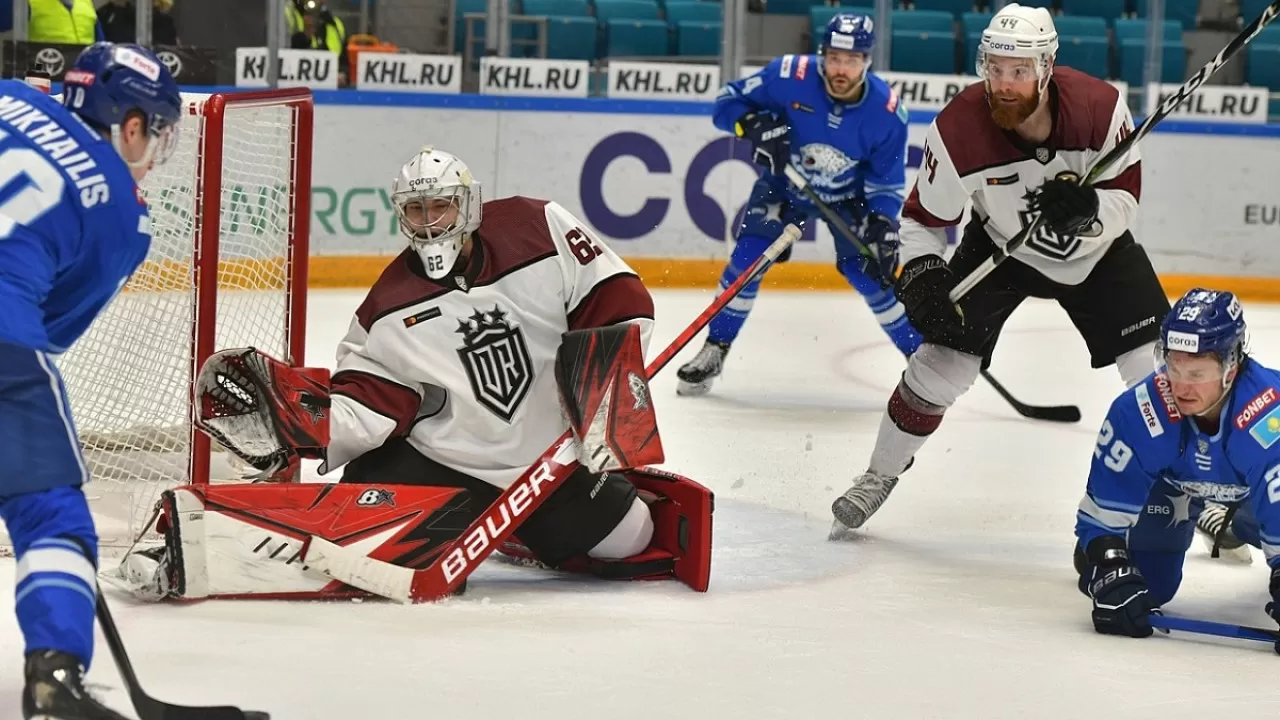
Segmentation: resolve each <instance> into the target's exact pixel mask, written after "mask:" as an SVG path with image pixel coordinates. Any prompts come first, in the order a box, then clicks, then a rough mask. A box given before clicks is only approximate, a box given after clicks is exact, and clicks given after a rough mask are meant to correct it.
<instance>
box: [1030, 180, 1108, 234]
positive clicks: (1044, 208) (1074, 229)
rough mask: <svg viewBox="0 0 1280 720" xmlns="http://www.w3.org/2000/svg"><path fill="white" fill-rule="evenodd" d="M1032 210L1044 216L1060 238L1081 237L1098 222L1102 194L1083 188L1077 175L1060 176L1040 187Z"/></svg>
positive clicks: (1086, 187) (1046, 223)
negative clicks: (1062, 236)
mask: <svg viewBox="0 0 1280 720" xmlns="http://www.w3.org/2000/svg"><path fill="white" fill-rule="evenodd" d="M1028 209H1030V210H1031V212H1038V213H1040V214H1041V215H1042V216H1043V217H1044V224H1045V227H1047V228H1049V229H1050V230H1052V231H1053V232H1055V233H1057V234H1058V235H1078V234H1080V233H1082V232H1084V231H1085V230H1087V229H1088V228H1089V226H1090V225H1092V224H1093V223H1094V221H1095V220H1097V219H1098V191H1097V190H1094V189H1093V188H1091V187H1089V186H1087V185H1081V184H1080V178H1079V177H1078V176H1077V175H1075V173H1069V172H1062V173H1058V176H1057V177H1055V178H1054V179H1052V180H1048V181H1046V182H1045V183H1044V184H1043V185H1041V186H1040V189H1039V190H1037V191H1036V193H1035V195H1034V196H1033V197H1032V198H1031V203H1030V205H1029V208H1028Z"/></svg>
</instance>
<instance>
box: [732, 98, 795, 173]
mask: <svg viewBox="0 0 1280 720" xmlns="http://www.w3.org/2000/svg"><path fill="white" fill-rule="evenodd" d="M733 131H734V134H736V135H737V136H738V137H740V138H742V139H744V140H746V141H747V142H750V143H751V150H752V156H751V160H752V162H754V163H755V164H757V165H760V166H762V167H764V168H767V169H768V170H769V172H770V173H771V174H773V175H781V174H782V169H783V168H784V167H786V165H787V163H788V162H790V160H791V138H790V136H789V135H790V132H791V128H790V126H788V125H787V123H786V121H785V120H783V119H782V118H778V117H774V116H773V115H772V114H771V113H754V112H752V113H747V114H746V115H743V116H742V118H741V119H739V120H738V122H737V123H735V124H734V126H733Z"/></svg>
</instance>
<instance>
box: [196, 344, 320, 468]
mask: <svg viewBox="0 0 1280 720" xmlns="http://www.w3.org/2000/svg"><path fill="white" fill-rule="evenodd" d="M196 397H197V398H198V400H199V412H198V413H197V414H196V420H195V422H196V426H197V427H199V428H200V429H201V430H203V431H204V432H206V433H208V434H209V435H210V436H211V437H213V438H214V439H215V440H217V441H218V442H219V443H221V444H222V445H223V446H225V447H226V448H227V449H228V450H230V451H231V452H232V453H234V454H235V455H236V456H238V457H239V458H240V459H242V460H244V461H245V462H247V463H249V464H250V465H252V466H253V467H254V468H256V469H258V470H260V471H262V473H263V475H264V476H266V475H270V474H272V473H274V472H276V471H277V470H279V469H281V468H283V467H285V466H286V465H288V464H289V461H290V460H291V459H292V458H293V457H295V456H300V457H305V458H323V457H324V449H325V447H326V446H327V445H328V444H329V371H328V370H326V369H324V368H297V367H290V366H289V365H286V364H285V363H282V362H280V361H279V360H276V359H275V358H272V357H270V356H269V355H266V354H264V353H262V352H261V351H259V350H256V349H254V348H251V347H250V348H233V349H231V350H222V351H220V352H217V353H214V354H213V355H211V356H209V359H208V360H205V362H204V364H203V365H202V366H201V367H200V373H199V374H198V375H197V376H196Z"/></svg>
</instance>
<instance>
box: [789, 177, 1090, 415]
mask: <svg viewBox="0 0 1280 720" xmlns="http://www.w3.org/2000/svg"><path fill="white" fill-rule="evenodd" d="M783 172H784V173H785V174H786V176H787V179H788V180H790V181H791V184H793V185H795V186H796V187H798V188H800V191H801V192H803V193H804V195H805V197H807V198H808V199H809V202H810V203H812V204H813V206H814V207H816V208H818V212H819V213H821V214H822V217H823V218H824V219H825V220H826V221H827V224H829V225H830V226H831V227H833V228H835V229H836V230H838V231H840V234H841V235H844V237H845V239H846V240H848V241H849V242H850V243H852V244H853V247H854V248H855V249H856V250H857V251H858V253H859V254H861V255H866V256H867V257H872V255H871V251H870V250H869V249H868V248H867V246H866V245H863V244H862V240H861V239H860V238H859V237H858V236H857V234H856V233H854V232H853V228H850V227H849V226H848V225H846V224H845V222H844V220H843V219H842V218H841V217H840V216H839V215H837V214H836V212H835V211H834V210H832V209H831V208H830V207H829V206H828V205H827V204H826V203H825V202H823V201H822V198H820V197H818V193H816V192H814V189H813V188H811V187H809V181H808V180H807V179H805V177H804V176H803V175H801V174H800V172H799V171H798V170H796V169H795V168H793V167H792V166H791V165H787V166H786V167H785V168H783ZM889 279H890V278H886V280H889ZM890 284H892V283H890ZM953 299H955V298H953ZM981 375H982V377H983V379H984V380H986V381H987V382H989V383H991V387H993V388H995V390H996V392H997V393H999V394H1000V397H1002V398H1004V399H1005V401H1006V402H1008V403H1009V405H1010V406H1012V407H1013V409H1014V410H1015V411H1016V412H1017V413H1018V414H1019V415H1021V416H1023V417H1025V418H1030V419H1032V420H1047V421H1049V422H1065V423H1074V422H1080V408H1078V407H1076V406H1075V405H1028V404H1027V403H1024V402H1022V401H1021V400H1019V399H1017V398H1016V397H1014V396H1013V395H1012V394H1011V393H1010V392H1009V391H1008V390H1006V389H1005V387H1004V385H1001V384H1000V383H999V382H998V381H997V380H996V379H995V377H993V376H992V375H991V373H990V372H988V371H987V370H986V369H983V370H982V372H981Z"/></svg>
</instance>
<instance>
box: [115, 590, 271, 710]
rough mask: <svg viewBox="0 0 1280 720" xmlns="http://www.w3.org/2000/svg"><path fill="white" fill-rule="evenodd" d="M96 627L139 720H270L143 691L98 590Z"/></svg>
mask: <svg viewBox="0 0 1280 720" xmlns="http://www.w3.org/2000/svg"><path fill="white" fill-rule="evenodd" d="M97 611H98V624H100V625H101V626H102V634H103V636H105V637H106V638H107V647H109V648H110V649H111V657H112V658H114V659H115V661H116V667H117V668H119V670H120V677H121V678H122V679H124V684H125V685H126V686H128V688H129V698H130V699H131V700H133V709H134V710H135V711H136V712H137V713H138V718H139V720H271V716H270V715H268V714H267V713H264V712H258V711H255V710H249V711H245V710H241V709H240V708H238V707H232V706H230V705H223V706H210V707H193V706H189V705H172V704H170V703H167V702H163V701H161V700H157V699H155V698H153V697H151V696H150V695H148V694H147V693H146V691H145V690H143V689H142V684H141V683H139V682H138V675H137V673H135V672H134V671H133V663H131V662H130V661H129V654H128V653H127V652H125V649H124V641H123V640H121V639H120V631H119V630H117V629H116V623H115V620H114V619H113V618H112V617H111V610H110V609H109V608H108V607H107V599H106V598H104V597H103V596H102V590H101V588H99V589H98V603H97Z"/></svg>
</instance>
